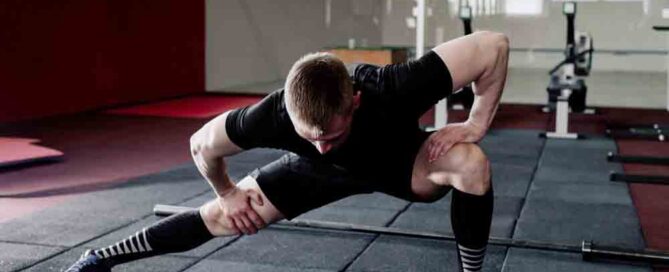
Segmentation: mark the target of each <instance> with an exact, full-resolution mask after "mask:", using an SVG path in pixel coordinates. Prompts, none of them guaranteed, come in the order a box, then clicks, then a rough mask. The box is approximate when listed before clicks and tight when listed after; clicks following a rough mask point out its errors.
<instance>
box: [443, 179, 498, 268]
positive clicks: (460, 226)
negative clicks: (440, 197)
mask: <svg viewBox="0 0 669 272" xmlns="http://www.w3.org/2000/svg"><path fill="white" fill-rule="evenodd" d="M493 200H494V197H493V192H492V187H491V188H490V189H489V190H488V192H486V193H485V194H484V195H481V196H479V195H473V194H468V193H464V192H460V191H458V190H453V196H452V199H451V225H452V226H453V233H454V234H455V240H456V244H457V247H458V248H457V252H458V259H459V260H460V271H465V272H469V271H480V270H481V268H482V267H483V258H484V257H485V251H486V246H487V245H488V237H489V235H490V224H491V221H492V209H493Z"/></svg>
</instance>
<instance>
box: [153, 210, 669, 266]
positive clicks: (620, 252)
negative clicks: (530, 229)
mask: <svg viewBox="0 0 669 272" xmlns="http://www.w3.org/2000/svg"><path fill="white" fill-rule="evenodd" d="M192 209H195V208H190V207H183V206H172V205H161V204H158V205H156V206H154V208H153V212H154V214H155V215H156V216H169V215H172V214H175V213H180V212H184V211H189V210H192ZM271 226H276V227H284V228H295V227H297V228H308V229H320V230H337V231H346V232H357V233H371V234H385V235H393V236H402V237H412V238H422V239H435V240H447V241H455V237H454V236H452V235H448V234H444V233H437V232H426V231H415V230H405V229H400V228H391V227H378V226H368V225H359V224H350V223H339V222H328V221H318V220H297V219H293V220H291V221H286V220H284V221H279V222H277V223H274V224H273V225H271ZM488 243H489V244H491V245H499V246H508V247H517V248H530V249H538V250H547V251H559V252H569V253H579V254H581V256H582V258H583V260H586V261H599V260H602V261H616V262H620V261H624V262H631V263H644V264H646V263H650V264H655V265H661V266H669V252H663V251H657V250H632V249H627V248H623V247H615V246H603V245H598V244H595V243H593V242H592V241H583V242H581V244H580V245H577V244H560V243H551V242H541V241H531V240H513V239H509V238H495V237H491V238H490V239H489V240H488Z"/></svg>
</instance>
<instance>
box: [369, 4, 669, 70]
mask: <svg viewBox="0 0 669 272" xmlns="http://www.w3.org/2000/svg"><path fill="white" fill-rule="evenodd" d="M461 1H464V0H461ZM507 1H514V2H522V3H524V5H526V6H527V5H528V3H529V2H531V1H532V0H506V1H504V0H498V1H494V0H486V1H479V2H483V3H492V2H495V3H496V5H495V8H496V11H497V14H495V15H479V16H476V17H475V18H474V19H473V27H474V29H475V30H476V29H479V30H482V29H486V30H494V31H499V32H503V33H505V34H507V35H508V36H509V38H510V41H511V47H512V48H530V49H532V48H534V49H537V48H552V49H562V48H564V44H565V35H566V19H565V16H564V15H563V14H562V2H556V1H552V0H543V1H542V0H538V1H539V2H535V3H538V5H539V6H541V8H540V13H539V14H537V15H534V16H511V15H507V14H504V7H505V4H507V3H506V2H507ZM389 2H390V5H391V6H392V8H391V9H389V10H390V12H384V13H383V15H384V16H383V24H382V26H383V27H382V33H383V34H382V43H383V44H385V45H400V46H413V45H414V43H415V32H414V31H415V30H414V29H410V28H408V27H407V26H406V23H405V18H406V17H408V16H411V9H412V7H413V6H414V1H413V0H388V1H384V2H383V4H384V6H386V7H387V6H388V4H389ZM449 2H450V4H449ZM472 2H473V1H472ZM457 3H458V1H457V0H451V1H446V0H440V1H436V0H428V5H429V6H430V7H431V8H432V10H433V16H432V17H431V18H429V20H428V22H427V25H428V27H427V31H426V33H427V35H428V38H427V44H428V45H430V46H434V45H436V44H437V43H438V42H440V39H439V38H440V36H441V37H443V38H442V39H441V40H449V39H453V38H456V37H459V36H461V35H462V33H463V28H462V23H461V22H460V20H459V19H458V18H457V16H456V9H457ZM662 8H669V1H665V0H662V1H659V0H645V1H602V0H599V1H597V0H591V1H588V2H579V3H578V7H577V15H576V30H579V31H585V32H589V33H591V35H592V36H593V38H594V45H595V49H604V50H642V51H654V52H657V53H656V54H627V55H619V54H612V53H596V54H595V59H594V61H593V69H595V70H597V69H599V70H617V71H620V70H629V71H655V72H658V71H664V69H665V59H664V55H662V52H663V51H664V50H666V48H667V37H666V36H667V35H669V32H665V33H660V32H656V31H654V30H652V26H653V25H656V24H665V25H667V24H669V20H662V19H661V17H660V14H661V9H662ZM384 10H388V9H384ZM561 58H562V55H561V53H550V52H548V53H546V52H536V51H534V52H531V51H529V52H528V51H522V52H520V51H514V52H512V56H511V59H510V66H511V67H519V68H548V67H550V66H552V65H554V64H555V63H557V62H558V61H559V60H560V59H561Z"/></svg>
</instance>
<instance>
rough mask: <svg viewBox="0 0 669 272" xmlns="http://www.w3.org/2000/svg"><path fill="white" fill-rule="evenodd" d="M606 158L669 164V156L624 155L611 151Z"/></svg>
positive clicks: (626, 161) (629, 161)
mask: <svg viewBox="0 0 669 272" xmlns="http://www.w3.org/2000/svg"><path fill="white" fill-rule="evenodd" d="M606 159H607V160H608V161H610V162H621V163H642V164H659V165H669V157H651V156H623V155H618V154H614V153H613V152H609V154H607V155H606Z"/></svg>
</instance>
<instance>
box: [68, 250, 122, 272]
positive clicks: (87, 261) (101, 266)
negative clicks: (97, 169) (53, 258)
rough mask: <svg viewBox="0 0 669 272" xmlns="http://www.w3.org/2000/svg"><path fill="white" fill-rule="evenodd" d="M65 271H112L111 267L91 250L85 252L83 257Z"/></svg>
mask: <svg viewBox="0 0 669 272" xmlns="http://www.w3.org/2000/svg"><path fill="white" fill-rule="evenodd" d="M65 272H111V268H110V267H109V266H108V265H107V264H105V262H104V260H102V259H101V258H100V257H98V256H97V255H95V254H93V252H91V251H90V250H87V251H86V252H84V254H83V255H81V258H79V260H78V261H77V262H76V263H74V264H73V265H72V266H70V268H68V269H67V270H65Z"/></svg>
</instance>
